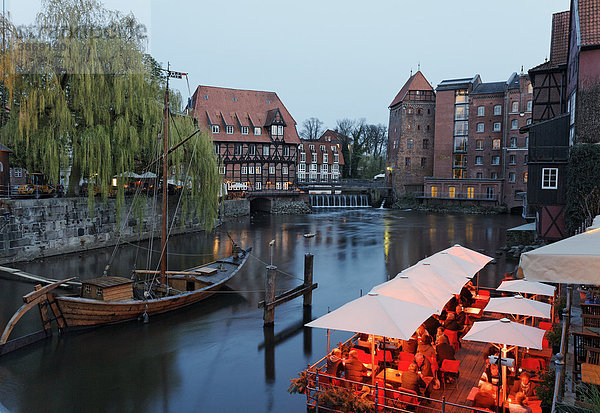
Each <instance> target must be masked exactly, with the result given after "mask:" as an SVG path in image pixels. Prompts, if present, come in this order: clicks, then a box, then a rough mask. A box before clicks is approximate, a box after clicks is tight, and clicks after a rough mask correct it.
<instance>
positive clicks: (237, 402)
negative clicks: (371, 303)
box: [0, 208, 523, 413]
mask: <svg viewBox="0 0 600 413" xmlns="http://www.w3.org/2000/svg"><path fill="white" fill-rule="evenodd" d="M522 223H523V222H522V219H521V218H520V217H518V216H507V215H499V216H497V215H496V216H494V215H492V216H483V215H477V216H469V215H439V214H427V213H416V212H411V211H391V210H380V209H370V208H364V209H346V210H323V211H319V212H317V213H314V214H311V215H304V216H272V215H259V216H253V217H244V218H240V219H238V220H235V221H232V222H228V223H227V224H225V225H223V226H222V227H220V228H218V229H217V230H216V231H215V232H214V233H212V234H210V235H206V234H203V233H195V234H189V235H181V236H177V237H174V238H173V239H172V240H171V243H170V246H169V248H170V249H169V253H170V256H169V268H172V269H184V268H187V267H191V266H194V265H199V264H202V263H205V262H208V261H211V260H212V259H213V258H214V257H215V256H217V255H225V254H227V253H228V252H229V251H230V249H231V246H230V243H229V241H228V237H227V232H229V234H230V235H231V236H232V237H233V238H234V239H235V240H236V241H237V242H238V243H240V244H241V245H243V246H248V245H252V246H253V248H254V250H253V257H250V259H249V260H248V262H247V264H246V266H245V268H244V269H243V270H242V271H241V272H240V273H238V275H237V276H236V278H235V279H234V280H232V281H231V282H230V283H229V289H228V290H225V291H223V292H222V293H220V294H217V295H216V296H213V297H211V298H210V299H208V300H205V301H203V302H202V303H200V304H198V305H195V306H193V307H190V308H187V309H183V310H181V311H177V312H174V313H170V314H165V315H161V316H155V317H151V319H150V323H148V324H140V323H136V322H133V323H127V324H122V325H115V326H108V327H103V328H98V329H95V330H90V331H85V332H78V333H74V334H68V335H64V336H62V337H58V336H57V335H55V336H54V338H53V339H52V340H46V341H44V342H41V343H38V344H35V345H33V346H32V347H29V348H25V349H21V350H19V351H17V352H14V353H11V354H8V355H5V356H2V357H0V412H4V411H9V412H42V411H43V412H129V411H136V412H218V411H224V412H234V411H243V412H245V413H250V412H281V411H294V412H302V411H305V397H304V396H302V395H289V394H288V393H287V391H286V390H287V387H288V385H289V379H291V378H294V377H296V376H297V373H298V372H299V371H300V370H302V369H303V368H305V367H306V366H307V365H308V364H309V363H313V362H315V361H316V360H318V359H319V358H321V357H322V356H323V355H324V353H325V352H326V332H325V331H324V330H319V329H315V330H311V329H308V328H304V327H302V324H303V308H302V298H298V299H295V300H293V301H291V302H288V303H286V304H283V305H281V306H279V307H277V309H276V313H275V327H274V329H273V331H272V332H270V331H269V330H263V326H262V315H263V313H262V309H258V308H257V304H258V302H259V301H261V300H262V299H263V293H262V290H263V288H264V275H265V263H266V262H268V261H269V260H270V255H269V253H270V251H269V248H270V247H269V246H268V244H269V242H270V241H271V240H275V244H274V246H273V247H272V249H273V264H274V265H277V266H278V268H279V270H281V271H283V272H280V273H279V274H278V276H277V288H276V289H277V291H283V290H286V289H290V288H293V287H295V286H297V285H298V284H299V283H301V282H302V281H301V277H302V274H303V265H304V254H305V253H306V252H307V251H309V250H310V252H312V253H313V254H314V255H315V258H314V281H315V282H317V283H318V284H319V287H318V288H317V289H316V290H315V291H314V293H313V306H312V309H311V314H309V315H308V316H312V318H316V317H318V316H321V315H323V314H325V313H326V312H327V310H328V309H335V308H337V307H339V306H341V305H342V304H344V303H346V302H348V301H350V300H352V299H354V298H357V297H359V296H360V294H361V290H362V292H363V293H366V292H368V291H369V290H370V288H371V287H372V286H374V285H376V284H379V283H381V282H384V281H386V280H387V279H388V278H389V277H391V276H393V275H395V274H396V273H398V272H399V271H401V270H402V269H404V268H406V267H408V266H410V265H412V264H414V263H416V262H417V261H418V260H420V259H422V258H424V257H425V256H427V255H431V254H433V253H435V252H437V251H439V250H441V249H444V248H447V247H449V246H451V245H454V244H457V243H458V244H461V245H463V246H466V247H470V248H473V249H483V250H484V251H485V253H486V254H488V255H490V256H494V253H495V251H496V250H497V249H498V248H499V247H500V246H502V245H504V243H505V231H506V229H507V228H511V227H514V226H517V225H520V224H522ZM310 232H312V233H315V234H316V236H315V238H313V239H312V240H310V241H307V240H306V239H304V237H303V234H305V233H310ZM159 243H160V242H155V243H154V245H149V244H148V242H143V243H140V245H139V248H138V247H136V246H134V245H126V246H121V247H119V248H117V249H116V250H114V249H112V248H106V249H100V250H94V251H89V252H82V253H79V254H70V255H66V256H61V257H52V258H47V259H44V260H40V261H36V262H30V263H21V264H15V265H14V266H16V267H18V268H21V269H24V270H25V271H28V272H31V273H36V274H41V275H44V276H47V277H51V278H67V277H70V276H77V277H80V278H82V279H85V278H93V277H96V276H99V275H100V274H101V273H102V271H103V269H104V267H105V265H106V264H107V263H108V262H109V261H111V257H113V255H114V257H113V258H112V261H111V262H112V264H111V267H110V270H109V273H110V274H111V275H121V276H126V277H129V275H130V271H131V269H132V268H133V267H134V266H135V267H136V268H144V267H146V266H147V261H148V254H147V251H148V249H149V248H152V249H154V250H158V249H159ZM309 243H310V245H309ZM150 261H151V262H152V263H154V264H155V261H156V254H154V257H151V259H150ZM514 265H515V261H510V262H507V261H505V260H504V259H503V258H502V259H499V260H498V263H497V264H495V265H492V264H490V265H488V266H487V267H486V268H485V269H484V270H483V271H482V272H481V278H480V283H481V284H482V285H487V286H495V285H497V283H498V281H499V280H500V279H501V278H502V276H503V274H504V273H505V272H507V271H510V270H512V269H513V268H514ZM32 289H33V285H32V284H27V283H22V282H20V281H15V280H14V279H9V278H0V328H3V326H4V325H5V324H6V323H7V321H8V319H9V318H10V317H11V315H12V314H13V313H14V311H15V310H16V309H17V308H18V307H19V306H20V305H21V304H22V300H21V297H22V296H23V295H24V294H26V293H27V292H29V291H31V290H32ZM35 313H36V311H30V314H28V315H27V316H26V317H25V318H24V319H23V320H22V324H21V325H20V326H19V328H18V329H16V330H15V332H14V333H13V334H14V335H15V336H18V335H20V334H23V333H26V332H30V331H33V329H35V328H36V327H37V328H39V324H40V323H39V321H38V320H37V318H39V316H38V314H35ZM348 336H349V334H348V333H343V332H335V333H332V337H331V342H332V343H336V342H338V341H340V340H344V339H346V338H347V337H348Z"/></svg>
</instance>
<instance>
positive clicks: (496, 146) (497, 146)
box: [492, 139, 500, 149]
mask: <svg viewBox="0 0 600 413" xmlns="http://www.w3.org/2000/svg"><path fill="white" fill-rule="evenodd" d="M492 149H500V139H494V140H492Z"/></svg>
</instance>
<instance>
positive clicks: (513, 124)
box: [510, 119, 519, 129]
mask: <svg viewBox="0 0 600 413" xmlns="http://www.w3.org/2000/svg"><path fill="white" fill-rule="evenodd" d="M510 128H511V129H519V120H518V119H513V120H512V121H511V122H510Z"/></svg>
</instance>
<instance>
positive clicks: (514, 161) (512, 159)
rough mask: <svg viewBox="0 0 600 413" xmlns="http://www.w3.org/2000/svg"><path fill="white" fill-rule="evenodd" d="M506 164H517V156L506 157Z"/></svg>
mask: <svg viewBox="0 0 600 413" xmlns="http://www.w3.org/2000/svg"><path fill="white" fill-rule="evenodd" d="M508 163H509V164H511V165H516V164H517V156H516V155H510V156H509V157H508Z"/></svg>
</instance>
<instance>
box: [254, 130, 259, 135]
mask: <svg viewBox="0 0 600 413" xmlns="http://www.w3.org/2000/svg"><path fill="white" fill-rule="evenodd" d="M254 134H255V135H257V136H258V135H260V128H254Z"/></svg>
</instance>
